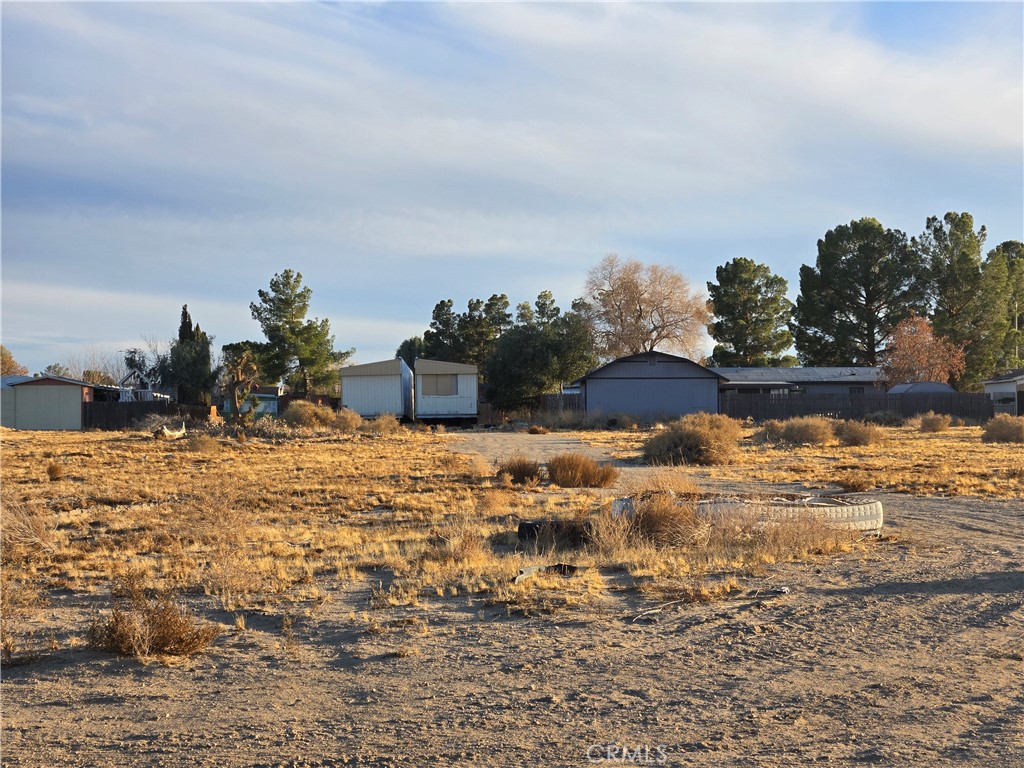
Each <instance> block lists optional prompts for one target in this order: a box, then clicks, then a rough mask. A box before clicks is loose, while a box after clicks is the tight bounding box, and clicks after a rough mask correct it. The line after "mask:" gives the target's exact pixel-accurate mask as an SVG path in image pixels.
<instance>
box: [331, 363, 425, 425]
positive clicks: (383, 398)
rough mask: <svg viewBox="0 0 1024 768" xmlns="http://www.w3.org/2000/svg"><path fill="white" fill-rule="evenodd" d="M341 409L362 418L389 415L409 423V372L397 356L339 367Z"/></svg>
mask: <svg viewBox="0 0 1024 768" xmlns="http://www.w3.org/2000/svg"><path fill="white" fill-rule="evenodd" d="M341 406H342V407H343V408H349V409H350V410H353V411H355V412H356V413H358V414H359V415H360V416H363V417H365V418H375V417H377V416H380V415H381V414H382V413H391V414H394V415H395V416H398V417H400V418H405V419H410V420H411V419H412V418H413V413H414V411H413V386H412V370H411V369H410V368H409V366H408V365H406V363H405V361H404V360H403V359H402V358H400V357H396V358H395V359H394V360H382V361H380V362H378V363H365V364H363V365H349V366H346V367H345V368H342V369H341Z"/></svg>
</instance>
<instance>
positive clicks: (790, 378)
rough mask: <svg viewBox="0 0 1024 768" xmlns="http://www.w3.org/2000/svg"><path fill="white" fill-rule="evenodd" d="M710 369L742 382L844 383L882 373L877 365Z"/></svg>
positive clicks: (874, 377) (867, 379)
mask: <svg viewBox="0 0 1024 768" xmlns="http://www.w3.org/2000/svg"><path fill="white" fill-rule="evenodd" d="M710 370H712V371H714V372H715V373H717V374H718V375H719V376H722V377H724V378H726V379H728V380H729V381H730V382H736V383H742V384H764V385H769V384H780V383H783V384H844V383H847V382H850V383H852V382H869V383H871V384H874V383H875V382H876V381H878V378H879V376H881V373H882V369H881V368H878V367H858V366H842V367H814V368H738V367H737V368H711V369H710Z"/></svg>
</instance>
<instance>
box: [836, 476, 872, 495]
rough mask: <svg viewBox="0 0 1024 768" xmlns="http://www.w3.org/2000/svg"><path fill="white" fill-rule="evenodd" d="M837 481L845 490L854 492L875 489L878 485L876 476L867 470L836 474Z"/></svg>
mask: <svg viewBox="0 0 1024 768" xmlns="http://www.w3.org/2000/svg"><path fill="white" fill-rule="evenodd" d="M835 481H836V485H838V486H839V487H840V488H842V489H843V490H844V491H850V492H852V493H861V492H863V491H873V490H874V489H875V488H876V487H878V486H877V484H876V483H875V480H874V478H873V477H872V476H871V475H870V474H868V473H867V472H843V473H842V474H840V475H837V476H836V478H835Z"/></svg>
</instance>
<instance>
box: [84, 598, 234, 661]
mask: <svg viewBox="0 0 1024 768" xmlns="http://www.w3.org/2000/svg"><path fill="white" fill-rule="evenodd" d="M127 597H128V599H127V601H121V602H119V603H118V604H117V605H115V606H114V608H113V610H112V611H111V613H110V616H109V617H107V618H106V619H103V618H101V617H100V616H99V615H97V616H96V617H95V618H94V619H93V622H92V625H91V626H90V627H89V632H88V642H89V645H90V646H91V647H93V648H96V649H97V650H102V651H109V652H112V653H118V654H120V655H122V656H134V657H139V658H145V657H147V656H192V655H194V654H196V653H199V652H200V651H202V650H203V649H204V648H206V647H207V646H208V645H210V643H212V642H213V641H214V640H215V639H216V638H217V636H218V635H220V632H221V627H219V626H218V625H216V624H212V623H210V622H206V621H201V620H199V619H197V618H196V617H195V616H193V615H192V614H191V613H190V612H189V611H188V610H187V609H186V608H184V607H182V606H179V605H178V604H177V603H175V601H174V600H173V599H171V598H170V597H166V596H165V597H156V598H148V597H146V596H145V595H144V594H143V593H142V592H141V590H139V589H137V588H132V589H131V591H130V593H129V595H128V596H127Z"/></svg>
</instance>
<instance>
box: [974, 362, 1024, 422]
mask: <svg viewBox="0 0 1024 768" xmlns="http://www.w3.org/2000/svg"><path fill="white" fill-rule="evenodd" d="M981 383H982V386H984V387H985V394H986V395H988V396H989V397H990V398H992V403H993V405H994V406H995V411H996V413H1008V414H1010V415H1011V416H1024V368H1017V369H1015V370H1012V371H1007V372H1006V373H1004V374H1003V375H1002V376H995V377H993V378H991V379H989V380H988V381H983V382H981Z"/></svg>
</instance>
